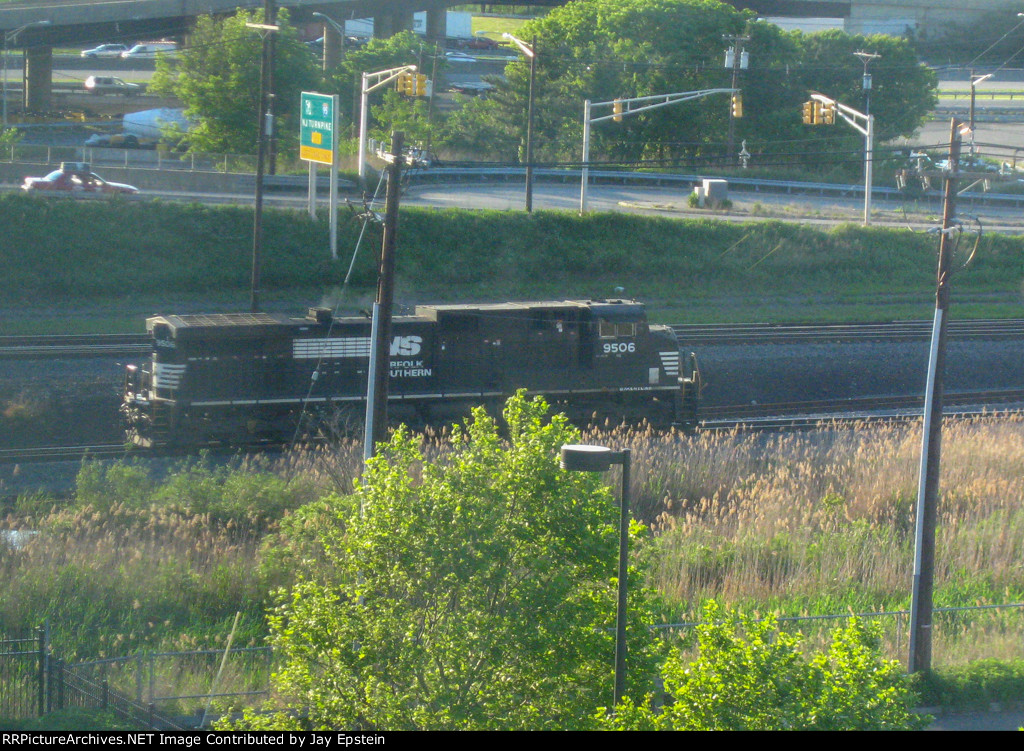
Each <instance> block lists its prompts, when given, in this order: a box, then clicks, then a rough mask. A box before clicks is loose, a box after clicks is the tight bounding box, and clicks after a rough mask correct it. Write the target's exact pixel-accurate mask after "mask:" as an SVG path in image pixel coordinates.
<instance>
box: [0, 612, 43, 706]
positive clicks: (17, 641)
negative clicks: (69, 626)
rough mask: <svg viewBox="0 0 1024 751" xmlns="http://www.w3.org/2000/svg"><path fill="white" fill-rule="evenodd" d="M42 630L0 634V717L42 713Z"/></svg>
mask: <svg viewBox="0 0 1024 751" xmlns="http://www.w3.org/2000/svg"><path fill="white" fill-rule="evenodd" d="M46 652H47V635H46V630H45V628H38V629H34V630H32V631H25V632H22V633H12V634H0V718H4V717H9V718H12V719H17V718H23V717H37V716H39V715H41V714H42V713H43V712H44V711H45V710H46V694H45V691H44V688H45V685H46V681H45V672H46Z"/></svg>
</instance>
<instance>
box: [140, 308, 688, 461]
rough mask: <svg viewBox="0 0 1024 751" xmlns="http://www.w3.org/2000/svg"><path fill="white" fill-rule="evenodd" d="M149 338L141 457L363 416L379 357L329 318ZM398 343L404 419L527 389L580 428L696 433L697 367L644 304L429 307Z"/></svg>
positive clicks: (360, 324) (453, 416)
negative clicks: (644, 425)
mask: <svg viewBox="0 0 1024 751" xmlns="http://www.w3.org/2000/svg"><path fill="white" fill-rule="evenodd" d="M146 328H147V330H148V331H149V333H150V335H151V337H152V342H153V346H152V352H151V354H150V355H149V357H148V359H147V361H146V362H145V363H144V364H142V365H141V366H139V365H130V366H128V371H127V374H126V377H125V389H124V397H123V402H122V406H121V412H122V415H123V416H124V418H125V421H126V424H127V433H128V438H129V440H130V441H132V442H133V443H135V444H138V445H140V446H147V447H155V446H184V447H188V446H200V445H207V444H213V443H218V442H227V443H231V444H244V443H255V442H260V441H280V440H287V439H290V438H291V437H292V436H293V434H294V431H295V430H296V426H297V425H298V424H299V421H300V419H301V418H302V417H303V416H304V415H308V414H309V413H310V412H314V413H318V412H319V413H325V412H327V411H329V410H339V409H345V408H346V407H348V408H350V409H351V410H352V411H353V413H354V414H357V415H361V410H362V409H363V405H364V404H365V399H366V382H367V371H368V369H369V358H370V321H369V320H368V319H366V318H364V317H335V316H334V315H333V314H332V312H331V311H330V310H328V309H325V308H312V309H310V311H309V313H308V315H307V316H306V317H305V318H287V317H284V316H276V315H269V314H266V313H237V314H213V315H167V316H155V317H152V318H149V319H147V321H146ZM392 334H393V339H392V342H391V350H390V381H389V402H388V411H389V415H390V416H391V417H392V418H393V419H395V420H400V421H402V422H406V423H409V424H412V425H419V424H440V423H442V422H447V421H451V420H457V419H459V418H460V417H462V416H464V415H465V414H466V413H467V412H468V410H469V409H470V408H471V407H473V406H476V405H481V404H483V405H487V406H491V407H497V406H498V405H500V404H501V403H502V402H503V401H504V400H505V399H506V398H507V397H508V396H509V395H511V394H512V393H514V392H515V391H516V390H518V389H521V388H525V389H527V391H528V392H529V393H531V394H539V395H543V396H544V397H545V398H546V399H547V400H548V401H549V402H550V403H551V404H552V406H553V409H554V410H556V411H561V412H565V413H566V414H567V415H568V416H569V417H570V418H571V419H573V420H574V421H577V422H586V421H588V420H591V419H593V418H594V417H595V416H596V417H597V418H598V419H599V420H602V421H603V420H605V419H611V420H612V421H613V422H620V421H622V420H628V421H639V420H643V419H646V420H648V421H649V422H651V423H652V424H654V425H658V426H669V425H678V426H680V427H683V428H690V427H693V426H694V425H695V424H696V420H697V397H698V391H699V385H700V376H699V372H698V370H697V367H696V360H695V358H694V356H693V355H692V353H689V354H684V353H683V352H681V351H680V349H679V342H678V341H677V339H676V336H675V333H674V332H673V331H672V329H670V328H669V327H668V326H660V325H653V324H649V323H648V322H647V316H646V312H645V310H644V306H643V305H642V304H641V303H637V302H635V301H629V300H566V301H561V302H558V301H556V302H529V303H503V304H481V305H420V306H417V307H416V309H415V312H414V314H413V315H407V316H395V318H394V319H393V321H392Z"/></svg>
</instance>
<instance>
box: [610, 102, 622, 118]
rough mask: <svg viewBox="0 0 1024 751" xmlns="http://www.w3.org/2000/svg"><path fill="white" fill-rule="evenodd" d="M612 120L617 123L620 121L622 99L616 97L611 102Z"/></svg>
mask: <svg viewBox="0 0 1024 751" xmlns="http://www.w3.org/2000/svg"><path fill="white" fill-rule="evenodd" d="M612 120H614V121H615V122H617V123H621V122H622V100H621V99H616V100H615V101H613V102H612Z"/></svg>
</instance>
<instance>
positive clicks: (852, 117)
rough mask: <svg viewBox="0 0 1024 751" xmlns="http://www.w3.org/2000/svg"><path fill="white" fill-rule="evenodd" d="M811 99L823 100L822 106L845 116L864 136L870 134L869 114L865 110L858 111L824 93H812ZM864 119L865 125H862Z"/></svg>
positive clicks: (842, 116)
mask: <svg viewBox="0 0 1024 751" xmlns="http://www.w3.org/2000/svg"><path fill="white" fill-rule="evenodd" d="M811 101H813V102H821V105H822V107H823V108H824V107H829V108H831V109H832V111H833V112H834V113H835V114H836V115H838V116H839V117H841V118H843V119H844V120H845V121H846V122H848V123H849V124H850V127H851V128H853V129H854V130H856V131H857V132H859V133H860V134H861V135H862V136H866V135H867V134H868V125H867V124H868V116H867V115H865V114H864V113H863V112H858V111H857V110H855V109H854V108H853V107H847V106H846V105H845V104H841V103H839V102H837V101H836V100H835V99H829V98H828V97H827V96H825V95H824V94H816V93H814V92H812V93H811ZM861 121H863V123H864V125H861V124H860V123H861Z"/></svg>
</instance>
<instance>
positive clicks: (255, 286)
mask: <svg viewBox="0 0 1024 751" xmlns="http://www.w3.org/2000/svg"><path fill="white" fill-rule="evenodd" d="M274 15H275V13H274V0H266V4H265V6H264V13H263V18H264V20H273V19H274ZM246 26H247V27H248V28H250V29H255V30H256V31H258V32H259V34H260V35H261V36H262V37H263V52H262V55H261V58H260V103H259V110H258V112H257V118H258V122H259V135H258V136H257V139H258V140H257V143H256V195H255V197H254V206H253V219H252V276H251V280H250V283H249V308H250V310H251V311H252V312H253V313H256V312H258V311H259V309H260V283H261V281H260V274H261V269H260V264H261V263H262V255H263V173H264V170H265V166H266V156H267V141H268V140H269V139H270V138H272V137H273V129H274V122H273V120H274V115H273V109H272V105H271V102H272V100H273V96H274V92H273V88H272V85H271V80H272V79H271V70H272V69H273V66H274V53H273V46H272V44H271V40H270V36H271V34H273V33H275V32H277V31H279V30H280V27H278V26H277V25H276V24H274V23H247V24H246Z"/></svg>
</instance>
